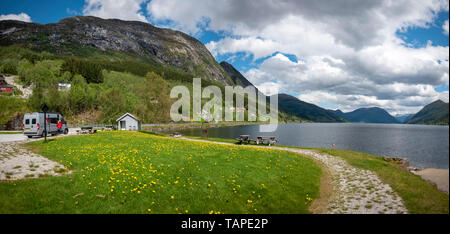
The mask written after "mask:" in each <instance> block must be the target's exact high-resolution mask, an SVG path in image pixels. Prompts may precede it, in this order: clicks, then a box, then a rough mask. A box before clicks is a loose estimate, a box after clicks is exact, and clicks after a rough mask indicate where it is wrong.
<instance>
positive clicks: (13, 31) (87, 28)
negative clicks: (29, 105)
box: [0, 16, 233, 84]
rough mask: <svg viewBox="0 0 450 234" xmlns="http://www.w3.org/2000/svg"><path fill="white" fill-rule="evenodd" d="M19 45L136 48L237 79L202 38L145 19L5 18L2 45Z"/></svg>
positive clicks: (60, 49) (201, 72)
mask: <svg viewBox="0 0 450 234" xmlns="http://www.w3.org/2000/svg"><path fill="white" fill-rule="evenodd" d="M14 44H17V45H21V46H25V47H28V48H31V49H34V50H46V51H50V52H53V53H57V54H74V51H77V50H83V49H86V48H89V49H97V50H100V51H104V52H106V51H114V52H125V53H129V54H130V53H131V54H134V55H136V56H137V57H142V58H145V59H150V60H152V61H154V62H156V63H160V64H163V65H169V66H173V67H175V68H178V69H181V70H183V71H186V72H189V73H192V74H195V75H196V76H199V77H201V78H204V79H208V80H214V81H217V82H220V83H222V84H233V82H232V80H231V79H230V77H229V76H228V75H227V74H226V72H225V71H224V70H223V68H222V67H221V66H220V65H219V64H218V63H217V62H216V61H215V59H214V57H213V56H212V55H211V53H210V52H209V51H208V49H207V48H206V47H205V46H204V45H203V44H202V43H201V42H200V41H198V40H197V39H195V38H193V37H191V36H189V35H187V34H184V33H182V32H179V31H174V30H170V29H163V28H157V27H154V26H153V25H151V24H148V23H143V22H136V21H122V20H117V19H108V20H105V19H101V18H97V17H92V16H76V17H72V18H65V19H62V20H61V21H59V22H58V23H52V24H46V25H41V24H36V23H25V22H20V21H11V20H8V21H0V45H3V46H6V45H14Z"/></svg>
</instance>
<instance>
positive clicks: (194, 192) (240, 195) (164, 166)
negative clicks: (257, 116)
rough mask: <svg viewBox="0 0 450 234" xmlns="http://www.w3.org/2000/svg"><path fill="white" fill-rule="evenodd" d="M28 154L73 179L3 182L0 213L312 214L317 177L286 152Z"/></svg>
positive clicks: (64, 150) (156, 143) (155, 146)
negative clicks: (64, 169)
mask: <svg viewBox="0 0 450 234" xmlns="http://www.w3.org/2000/svg"><path fill="white" fill-rule="evenodd" d="M28 146H29V147H30V148H31V149H33V150H35V151H37V152H39V153H40V154H41V155H43V156H45V157H48V158H49V159H52V160H55V161H58V162H60V163H62V164H63V165H65V166H67V169H69V170H71V171H72V173H71V174H67V175H64V176H60V177H43V178H39V179H30V180H22V181H9V182H0V213H141V214H142V213H146V214H148V213H189V214H196V213H201V214H205V213H206V214H207V213H221V214H230V213H233V214H235V213H239V214H240V213H309V210H308V208H309V206H310V205H311V203H312V202H313V201H314V199H315V198H316V197H317V196H318V194H319V186H320V177H321V173H322V171H321V168H320V167H319V166H318V165H317V164H315V163H314V162H313V160H311V159H309V158H305V157H302V156H300V155H297V154H294V153H290V152H284V151H278V150H269V149H247V148H242V147H238V146H233V145H229V146H228V145H218V144H211V143H198V142H189V141H184V140H176V139H170V138H165V137H160V136H155V135H151V134H145V133H131V132H109V133H107V132H105V133H98V134H95V135H89V136H74V137H64V138H58V139H54V140H51V141H49V142H47V143H44V142H42V141H37V142H32V143H28Z"/></svg>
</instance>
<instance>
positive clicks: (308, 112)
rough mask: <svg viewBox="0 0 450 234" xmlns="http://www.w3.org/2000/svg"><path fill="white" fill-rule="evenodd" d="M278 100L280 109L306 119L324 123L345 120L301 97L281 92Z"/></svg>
mask: <svg viewBox="0 0 450 234" xmlns="http://www.w3.org/2000/svg"><path fill="white" fill-rule="evenodd" d="M278 102H279V103H278V105H279V107H278V108H279V110H280V111H283V112H285V113H288V114H290V115H293V116H295V117H297V118H300V119H303V120H306V121H310V122H322V123H333V122H345V120H344V119H343V118H341V117H339V116H338V115H336V114H334V113H332V112H330V111H327V110H325V109H323V108H320V107H318V106H316V105H313V104H310V103H307V102H303V101H300V100H299V99H297V98H295V97H293V96H290V95H287V94H279V95H278Z"/></svg>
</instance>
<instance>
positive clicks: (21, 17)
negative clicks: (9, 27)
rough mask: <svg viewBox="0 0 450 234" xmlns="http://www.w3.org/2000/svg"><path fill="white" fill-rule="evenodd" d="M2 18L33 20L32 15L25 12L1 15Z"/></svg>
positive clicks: (0, 18)
mask: <svg viewBox="0 0 450 234" xmlns="http://www.w3.org/2000/svg"><path fill="white" fill-rule="evenodd" d="M0 20H18V21H23V22H31V17H30V16H29V15H27V14H25V13H20V14H17V15H16V14H8V15H0Z"/></svg>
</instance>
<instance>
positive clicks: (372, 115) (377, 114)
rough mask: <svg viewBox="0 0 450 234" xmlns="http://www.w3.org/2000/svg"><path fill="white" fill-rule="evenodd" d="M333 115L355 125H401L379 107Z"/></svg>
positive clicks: (339, 112) (340, 112) (335, 112)
mask: <svg viewBox="0 0 450 234" xmlns="http://www.w3.org/2000/svg"><path fill="white" fill-rule="evenodd" d="M332 113H334V114H336V115H338V116H340V117H341V118H344V119H345V120H348V121H349V122H353V123H400V122H399V121H398V120H397V119H395V118H394V117H393V116H392V115H390V114H389V113H388V112H387V111H386V110H384V109H381V108H378V107H374V108H361V109H357V110H355V111H352V112H348V113H343V112H342V111H340V110H337V111H332Z"/></svg>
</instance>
